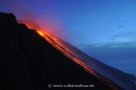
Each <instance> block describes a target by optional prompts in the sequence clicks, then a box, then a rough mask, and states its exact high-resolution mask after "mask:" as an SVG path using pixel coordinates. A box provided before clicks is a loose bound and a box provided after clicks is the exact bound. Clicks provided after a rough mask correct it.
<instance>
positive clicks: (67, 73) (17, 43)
mask: <svg viewBox="0 0 136 90" xmlns="http://www.w3.org/2000/svg"><path fill="white" fill-rule="evenodd" d="M63 42H64V41H63ZM64 43H65V45H66V46H68V47H71V48H73V46H72V45H70V44H68V43H66V42H64ZM73 49H74V50H75V48H73ZM76 51H77V50H76ZM77 52H78V51H77ZM92 59H93V58H92ZM106 68H107V67H106ZM108 68H111V67H108ZM110 70H112V69H110ZM125 75H126V74H125ZM101 79H102V78H98V77H96V76H95V75H93V74H90V73H88V72H87V71H86V70H85V69H84V68H83V67H81V66H80V65H79V64H77V63H75V62H74V61H72V60H71V59H70V58H68V57H67V56H66V55H64V54H63V53H62V52H60V51H59V50H58V49H56V48H55V47H54V46H53V45H51V44H50V43H49V42H48V41H46V40H45V39H44V38H43V37H41V36H40V35H39V34H37V32H36V31H35V30H31V29H29V28H28V27H27V26H26V25H25V24H19V23H17V21H16V18H15V16H14V15H13V14H6V13H0V90H46V89H58V88H60V87H51V86H49V85H69V84H70V85H76V84H77V85H81V84H82V85H90V84H92V85H94V87H77V88H74V87H72V88H70V87H67V88H64V87H62V88H63V90H64V89H69V90H75V89H78V90H79V88H80V90H113V89H119V90H120V89H122V87H121V86H119V85H117V84H116V83H114V82H112V81H111V83H110V84H107V83H106V80H105V79H102V80H101ZM103 80H105V81H103ZM132 88H133V87H132Z"/></svg>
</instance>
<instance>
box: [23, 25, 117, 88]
mask: <svg viewBox="0 0 136 90" xmlns="http://www.w3.org/2000/svg"><path fill="white" fill-rule="evenodd" d="M23 23H25V22H23ZM25 24H26V25H27V26H28V28H30V29H35V30H37V31H36V32H37V33H38V34H39V35H40V36H42V37H43V38H44V39H45V40H47V41H48V42H49V43H50V44H51V45H53V46H54V47H55V48H56V49H58V50H59V51H60V52H62V53H63V54H64V55H66V56H67V57H68V58H70V60H72V61H74V62H75V63H77V64H79V65H80V66H82V67H83V68H84V70H85V71H87V72H88V73H90V74H92V75H94V76H95V77H97V78H99V80H101V79H102V78H103V77H100V75H99V74H98V73H97V72H95V71H94V70H93V69H92V68H91V67H89V66H88V65H87V64H85V63H84V62H83V60H81V59H80V58H78V57H77V56H76V53H74V51H72V50H71V49H70V48H68V47H66V46H65V45H64V44H63V43H62V42H61V41H60V40H59V39H58V38H56V37H54V35H52V34H49V33H47V32H45V29H44V28H40V27H38V26H37V25H34V24H31V23H28V22H26V23H25ZM102 80H103V79H102ZM104 81H106V82H105V83H107V82H108V83H110V82H109V81H108V80H106V79H104ZM108 85H109V84H108ZM109 86H110V85H109ZM110 87H112V88H114V87H113V86H110ZM115 90H116V89H115Z"/></svg>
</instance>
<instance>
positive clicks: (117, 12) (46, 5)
mask: <svg viewBox="0 0 136 90" xmlns="http://www.w3.org/2000/svg"><path fill="white" fill-rule="evenodd" d="M0 11H3V12H12V13H14V14H15V15H16V16H17V19H18V20H20V19H24V18H25V17H27V16H28V15H30V16H31V18H30V21H33V20H34V22H37V23H38V24H39V25H40V23H41V22H42V23H45V24H42V26H45V27H47V26H48V25H47V22H50V23H52V24H51V26H52V27H54V30H53V32H57V33H59V37H60V38H62V39H64V40H66V41H68V42H70V43H71V44H73V45H74V46H76V47H77V48H80V49H81V50H83V51H85V52H86V53H87V54H89V55H91V56H93V57H95V58H97V59H99V60H100V61H102V62H104V63H106V64H108V65H110V66H113V67H116V68H118V69H120V70H122V71H125V72H128V73H131V74H136V67H135V64H136V56H135V55H136V49H135V48H136V1H135V0H12V1H11V0H1V1H0Z"/></svg>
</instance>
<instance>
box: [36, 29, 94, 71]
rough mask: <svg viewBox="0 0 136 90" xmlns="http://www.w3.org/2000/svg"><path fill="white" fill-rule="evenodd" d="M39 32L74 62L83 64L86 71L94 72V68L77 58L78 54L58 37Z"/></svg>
mask: <svg viewBox="0 0 136 90" xmlns="http://www.w3.org/2000/svg"><path fill="white" fill-rule="evenodd" d="M37 33H38V34H39V35H40V36H42V37H44V38H45V39H46V40H47V41H48V42H49V43H50V44H52V45H53V46H54V47H55V48H57V49H58V50H59V51H61V52H62V53H63V54H65V55H66V56H67V57H68V58H70V59H72V60H73V61H74V62H76V63H77V64H79V65H81V66H82V67H83V68H84V69H85V70H86V71H88V72H89V73H93V70H92V69H91V68H90V67H88V66H87V65H86V64H85V63H83V62H82V61H81V60H79V59H78V58H76V56H73V53H72V51H71V50H70V49H68V48H67V47H65V46H64V45H63V44H61V43H60V41H59V40H58V39H56V38H54V37H52V36H51V35H49V34H47V33H45V32H42V31H37Z"/></svg>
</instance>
